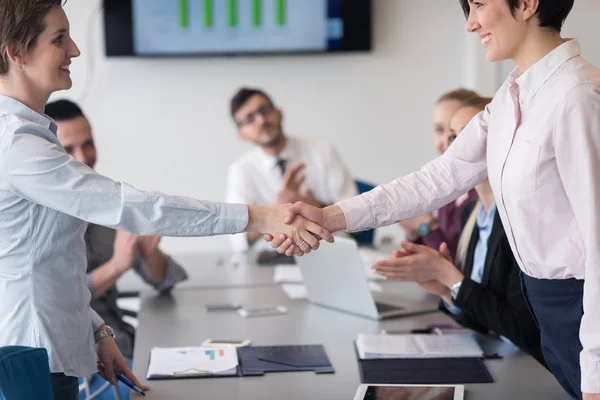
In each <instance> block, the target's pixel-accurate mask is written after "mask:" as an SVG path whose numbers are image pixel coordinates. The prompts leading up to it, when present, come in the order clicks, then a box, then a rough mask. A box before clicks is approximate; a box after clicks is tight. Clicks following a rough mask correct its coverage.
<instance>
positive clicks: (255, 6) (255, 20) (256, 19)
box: [252, 0, 262, 27]
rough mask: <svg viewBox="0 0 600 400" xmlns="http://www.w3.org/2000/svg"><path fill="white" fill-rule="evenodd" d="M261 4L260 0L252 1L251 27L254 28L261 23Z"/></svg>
mask: <svg viewBox="0 0 600 400" xmlns="http://www.w3.org/2000/svg"><path fill="white" fill-rule="evenodd" d="M261 2H262V1H261V0H252V25H254V26H256V27H258V26H260V25H261V22H262V21H261V17H262V10H261V6H262V4H261Z"/></svg>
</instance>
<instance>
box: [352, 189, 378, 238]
mask: <svg viewBox="0 0 600 400" xmlns="http://www.w3.org/2000/svg"><path fill="white" fill-rule="evenodd" d="M355 183H356V188H357V189H358V193H359V194H363V193H366V192H369V191H371V190H373V189H375V186H374V185H372V184H370V183H367V182H364V181H361V180H355ZM350 235H352V237H353V238H354V240H356V242H357V243H358V244H359V245H367V246H373V241H374V239H375V230H374V229H371V230H368V231H363V232H354V233H351V234H350Z"/></svg>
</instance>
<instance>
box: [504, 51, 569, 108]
mask: <svg viewBox="0 0 600 400" xmlns="http://www.w3.org/2000/svg"><path fill="white" fill-rule="evenodd" d="M580 54H581V49H580V47H579V41H577V39H568V40H567V41H566V42H564V43H563V44H561V45H560V46H558V47H557V48H556V49H554V50H552V51H551V52H550V53H548V54H547V55H546V56H545V57H544V58H542V59H541V60H540V61H538V62H537V63H535V64H534V65H532V66H531V67H530V68H529V69H528V70H527V71H525V72H524V73H521V71H520V70H519V68H518V67H517V68H515V69H513V71H512V72H511V73H510V75H509V76H508V83H509V85H510V86H514V85H518V86H519V87H520V88H521V89H522V92H524V93H526V94H528V95H529V96H530V97H534V96H535V94H536V93H537V91H538V90H539V89H540V88H541V87H542V86H543V85H544V83H545V82H546V81H547V80H548V79H549V78H550V77H551V76H552V75H553V74H554V73H555V72H556V71H557V70H558V69H559V68H560V67H561V65H563V64H564V63H565V62H566V61H568V60H570V59H571V58H573V57H576V56H579V55H580Z"/></svg>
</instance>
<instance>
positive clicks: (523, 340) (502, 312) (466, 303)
mask: <svg viewBox="0 0 600 400" xmlns="http://www.w3.org/2000/svg"><path fill="white" fill-rule="evenodd" d="M510 286H511V287H510V289H509V291H508V293H507V294H506V296H505V297H504V296H499V295H498V294H497V293H495V292H493V291H491V290H490V289H488V288H487V287H484V286H482V285H481V284H479V283H477V282H474V281H472V280H471V279H465V280H464V281H463V283H462V285H461V288H460V291H459V293H458V296H457V298H456V301H455V302H454V304H455V305H456V306H457V307H459V308H461V309H462V310H464V311H466V312H468V313H469V315H470V316H471V317H472V318H473V319H475V320H476V321H477V322H478V323H479V324H481V325H483V326H485V327H486V328H487V329H489V330H491V331H494V332H496V333H497V334H499V335H502V336H504V337H507V338H508V339H510V340H511V341H512V342H513V343H514V344H516V345H517V346H519V347H521V348H523V349H525V350H528V351H531V352H532V351H534V350H535V349H539V348H540V335H539V330H538V328H537V326H536V324H535V321H534V319H533V317H532V316H531V313H530V311H529V308H528V307H527V303H526V302H525V299H524V297H523V295H522V293H521V292H520V287H519V286H518V282H517V285H515V284H511V285H510Z"/></svg>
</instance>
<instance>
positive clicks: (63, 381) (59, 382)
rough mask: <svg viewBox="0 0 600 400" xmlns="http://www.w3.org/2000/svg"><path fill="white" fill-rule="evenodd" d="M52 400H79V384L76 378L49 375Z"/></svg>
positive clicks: (63, 375)
mask: <svg viewBox="0 0 600 400" xmlns="http://www.w3.org/2000/svg"><path fill="white" fill-rule="evenodd" d="M50 380H51V382H52V391H53V392H54V400H79V383H78V382H77V378H75V377H72V376H66V375H65V374H51V377H50Z"/></svg>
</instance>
